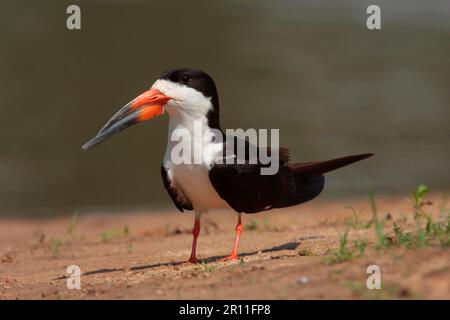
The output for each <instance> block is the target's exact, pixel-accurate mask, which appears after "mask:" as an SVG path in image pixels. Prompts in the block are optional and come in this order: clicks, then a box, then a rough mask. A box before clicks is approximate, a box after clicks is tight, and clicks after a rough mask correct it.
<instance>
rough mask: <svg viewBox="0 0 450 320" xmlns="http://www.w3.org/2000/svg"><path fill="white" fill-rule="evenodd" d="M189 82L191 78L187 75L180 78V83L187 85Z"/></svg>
mask: <svg viewBox="0 0 450 320" xmlns="http://www.w3.org/2000/svg"><path fill="white" fill-rule="evenodd" d="M189 80H191V78H189V76H188V75H187V74H185V75H183V77H182V78H181V82H183V83H188V82H189Z"/></svg>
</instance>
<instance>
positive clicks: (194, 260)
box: [188, 213, 200, 263]
mask: <svg viewBox="0 0 450 320" xmlns="http://www.w3.org/2000/svg"><path fill="white" fill-rule="evenodd" d="M199 234H200V214H197V213H196V214H195V222H194V229H192V235H193V236H194V238H193V239H192V250H191V257H190V258H189V260H188V261H189V262H190V263H197V256H196V254H195V251H196V249H197V238H198V235H199Z"/></svg>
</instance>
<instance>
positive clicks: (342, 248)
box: [325, 229, 353, 264]
mask: <svg viewBox="0 0 450 320" xmlns="http://www.w3.org/2000/svg"><path fill="white" fill-rule="evenodd" d="M348 231H349V229H346V230H345V231H344V233H342V234H339V248H338V249H337V250H335V251H333V252H332V254H331V256H328V257H327V258H326V260H325V262H326V263H328V264H334V263H339V262H343V261H346V260H350V259H351V258H353V253H352V252H351V251H350V250H349V249H348V248H347V242H348Z"/></svg>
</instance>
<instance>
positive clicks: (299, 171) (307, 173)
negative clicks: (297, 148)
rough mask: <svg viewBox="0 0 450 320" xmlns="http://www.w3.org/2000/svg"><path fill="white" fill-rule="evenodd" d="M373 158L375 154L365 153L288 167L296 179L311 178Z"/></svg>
mask: <svg viewBox="0 0 450 320" xmlns="http://www.w3.org/2000/svg"><path fill="white" fill-rule="evenodd" d="M371 156H373V153H364V154H358V155H354V156H347V157H342V158H337V159H333V160H327V161H316V162H307V163H294V164H290V165H288V166H289V168H290V169H291V171H292V172H293V173H294V175H295V176H296V177H305V178H306V177H311V176H317V175H322V174H324V173H327V172H329V171H333V170H336V169H339V168H341V167H344V166H346V165H349V164H351V163H354V162H357V161H360V160H363V159H366V158H368V157H371Z"/></svg>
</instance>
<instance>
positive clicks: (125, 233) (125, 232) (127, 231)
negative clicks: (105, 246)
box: [122, 224, 130, 237]
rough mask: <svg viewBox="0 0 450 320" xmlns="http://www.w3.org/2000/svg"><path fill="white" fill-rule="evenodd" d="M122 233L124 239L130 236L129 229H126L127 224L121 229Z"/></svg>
mask: <svg viewBox="0 0 450 320" xmlns="http://www.w3.org/2000/svg"><path fill="white" fill-rule="evenodd" d="M122 233H123V236H124V237H128V236H129V235H130V227H128V225H127V224H126V225H125V226H124V227H123V232H122Z"/></svg>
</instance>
